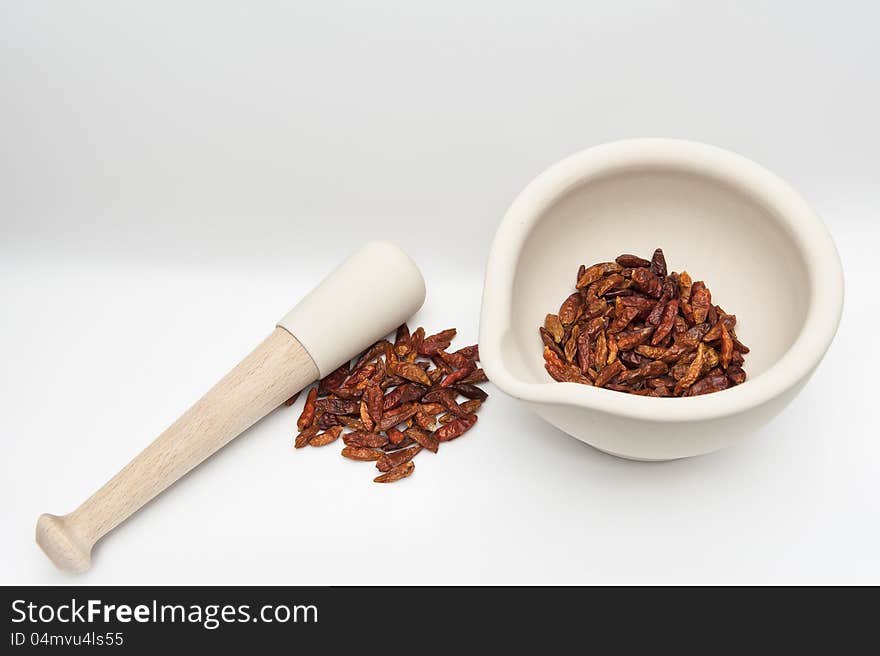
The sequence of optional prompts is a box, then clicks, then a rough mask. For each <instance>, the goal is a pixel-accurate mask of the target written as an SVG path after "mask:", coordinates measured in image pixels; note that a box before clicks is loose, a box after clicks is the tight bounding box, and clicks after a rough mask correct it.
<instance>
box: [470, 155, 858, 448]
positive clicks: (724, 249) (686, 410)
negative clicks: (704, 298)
mask: <svg viewBox="0 0 880 656" xmlns="http://www.w3.org/2000/svg"><path fill="white" fill-rule="evenodd" d="M658 246H659V247H661V248H663V250H664V253H665V255H666V260H667V263H668V265H669V269H670V270H671V271H672V270H674V271H682V270H687V271H688V272H689V273H690V274H691V275H692V277H693V279H694V280H704V281H706V284H707V285H708V287H709V289H710V290H711V291H712V298H713V302H714V303H717V304H718V305H721V306H722V307H723V308H724V309H725V310H726V311H727V312H731V313H733V314H736V316H737V319H738V321H737V326H736V331H737V335H738V336H739V338H740V339H741V340H742V341H743V342H744V343H745V344H747V345H748V346H749V347H750V348H751V352H750V353H749V354H748V355H747V356H746V363H745V367H744V368H745V370H746V372H747V373H748V380H747V381H746V382H745V383H744V384H742V385H739V386H736V387H733V388H731V389H728V390H725V391H723V392H717V393H714V394H706V395H703V396H697V397H689V398H653V397H640V396H632V395H628V394H623V393H620V392H615V391H611V390H605V389H599V388H595V387H590V386H585V385H578V384H575V383H558V382H555V381H553V380H552V379H551V378H550V377H549V375H548V374H547V373H546V371H545V370H544V366H543V364H544V362H543V358H542V344H541V340H540V337H539V335H538V326H539V325H542V324H543V320H544V316H545V314H547V313H548V312H556V311H557V310H558V307H559V304H560V303H561V302H562V301H563V300H564V299H565V297H566V296H567V295H568V294H569V293H571V292H572V291H573V288H574V277H575V274H576V272H577V268H578V265H580V264H586V265H588V266H589V265H590V264H593V263H595V262H600V261H607V260H611V259H613V258H614V257H616V256H617V255H619V254H620V253H635V254H637V255H642V256H643V257H650V255H651V253H652V252H653V251H654V249H655V248H656V247H658ZM842 307H843V273H842V270H841V265H840V258H839V257H838V254H837V250H836V249H835V246H834V243H833V241H832V239H831V236H830V235H829V234H828V231H827V229H826V228H825V226H824V225H823V223H822V221H821V220H820V219H819V217H818V216H816V214H815V213H814V212H813V211H812V209H810V207H809V206H808V205H807V203H806V202H805V201H804V200H803V199H802V198H801V197H800V196H799V195H798V194H797V193H796V192H795V191H794V190H793V189H791V187H789V186H788V185H787V184H786V183H785V182H784V181H782V180H781V179H780V178H778V177H777V176H776V175H774V174H773V173H771V172H769V171H767V170H766V169H764V168H763V167H761V166H759V165H758V164H755V163H754V162H752V161H750V160H748V159H746V158H744V157H742V156H740V155H736V154H734V153H731V152H728V151H725V150H722V149H720V148H716V147H713V146H708V145H704V144H699V143H693V142H687V141H678V140H671V139H633V140H626V141H619V142H614V143H610V144H605V145H602V146H597V147H595V148H590V149H588V150H585V151H582V152H580V153H577V154H575V155H573V156H571V157H569V158H567V159H565V160H563V161H561V162H559V163H557V164H555V165H554V166H552V167H550V168H549V169H548V170H547V171H545V172H544V173H542V174H541V175H540V176H538V178H536V179H535V180H534V181H533V182H532V183H531V184H529V186H528V187H526V189H525V190H524V191H523V192H522V193H521V194H520V195H519V197H518V198H517V199H516V200H515V201H514V203H513V205H512V206H511V207H510V209H509V210H508V212H507V214H506V215H505V217H504V219H503V221H502V222H501V225H500V226H499V228H498V232H497V234H496V236H495V241H494V243H493V245H492V250H491V253H490V255H489V261H488V264H487V271H486V282H485V288H484V291H483V308H482V316H481V325H480V356H481V360H482V363H483V366H484V368H485V370H486V372H487V374H488V376H489V378H490V379H491V380H492V381H493V382H494V383H495V384H496V385H497V386H498V387H499V388H500V389H501V390H502V391H504V392H506V393H507V394H510V395H511V396H514V397H516V398H518V399H521V400H523V401H525V402H526V403H528V404H529V405H531V406H532V407H533V408H534V409H535V411H536V412H537V413H538V414H539V415H540V416H541V417H543V418H544V419H546V420H547V421H549V422H550V423H551V424H553V425H554V426H556V427H558V428H560V429H561V430H563V431H565V432H566V433H569V434H570V435H573V436H574V437H577V438H578V439H580V440H583V441H584V442H586V443H588V444H591V445H592V446H594V447H596V448H597V449H601V450H602V451H605V452H608V453H611V454H614V455H618V456H622V457H625V458H632V459H639V460H668V459H673V458H683V457H687V456H695V455H700V454H704V453H710V452H712V451H716V450H718V449H721V448H723V447H726V446H730V445H731V444H734V443H735V442H737V441H738V440H740V439H742V438H744V437H746V436H747V435H749V434H750V433H751V432H752V431H753V430H754V429H755V428H757V427H758V426H760V425H761V424H763V423H765V422H767V421H768V420H770V419H771V418H772V417H773V416H775V415H776V414H777V413H778V412H779V411H780V410H782V409H783V408H784V407H785V405H786V404H788V402H789V401H791V399H793V398H794V397H795V395H796V394H797V393H798V392H799V391H800V390H801V388H802V387H803V386H804V384H805V383H806V382H807V380H808V379H809V377H810V375H811V374H812V372H813V371H814V370H815V368H816V366H817V365H818V364H819V362H820V361H821V359H822V357H823V356H824V354H825V352H826V350H827V349H828V346H829V345H830V344H831V340H832V339H833V337H834V334H835V332H836V330H837V325H838V323H839V321H840V314H841V310H842Z"/></svg>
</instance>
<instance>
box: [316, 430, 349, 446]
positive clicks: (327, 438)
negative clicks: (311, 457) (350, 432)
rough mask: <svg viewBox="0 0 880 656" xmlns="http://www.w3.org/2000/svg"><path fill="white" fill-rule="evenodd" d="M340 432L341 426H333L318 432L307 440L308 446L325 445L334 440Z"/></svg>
mask: <svg viewBox="0 0 880 656" xmlns="http://www.w3.org/2000/svg"><path fill="white" fill-rule="evenodd" d="M341 434H342V426H333V427H332V428H328V429H327V430H326V431H324V432H323V433H318V434H317V435H315V436H314V437H312V438H311V439H310V440H309V446H327V445H328V444H330V443H332V442H335V441H336V440H337V439H339V436H340V435H341Z"/></svg>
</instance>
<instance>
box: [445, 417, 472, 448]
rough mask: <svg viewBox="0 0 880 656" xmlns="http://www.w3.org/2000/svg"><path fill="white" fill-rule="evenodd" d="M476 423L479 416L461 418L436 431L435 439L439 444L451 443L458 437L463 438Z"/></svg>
mask: <svg viewBox="0 0 880 656" xmlns="http://www.w3.org/2000/svg"><path fill="white" fill-rule="evenodd" d="M476 423H477V415H468V416H466V417H460V418H458V419H454V420H453V421H450V422H449V423H448V424H446V425H445V426H441V427H440V428H438V429H437V430H435V431H434V437H435V438H436V439H437V441H438V442H449V441H450V440H454V439H455V438H457V437H461V436H462V435H463V434H464V433H466V432H467V431H469V430H470V429H471V428H473V426H474V424H476Z"/></svg>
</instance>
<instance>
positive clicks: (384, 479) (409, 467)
mask: <svg viewBox="0 0 880 656" xmlns="http://www.w3.org/2000/svg"><path fill="white" fill-rule="evenodd" d="M415 468H416V464H415V463H414V462H413V461H412V460H410V461H409V462H405V463H403V464H402V465H398V466H397V467H395V468H394V469H392V470H390V471H388V472H386V473H384V474H380V475H379V476H377V477H376V478H374V479H373V482H374V483H394V482H395V481H399V480H401V479H402V478H407V477H408V476H410V475H412V473H413V471H414V470H415Z"/></svg>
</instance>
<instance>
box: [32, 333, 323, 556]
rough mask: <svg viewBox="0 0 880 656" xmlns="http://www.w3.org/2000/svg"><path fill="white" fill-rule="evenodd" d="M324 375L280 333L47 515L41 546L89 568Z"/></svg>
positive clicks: (293, 341)
mask: <svg viewBox="0 0 880 656" xmlns="http://www.w3.org/2000/svg"><path fill="white" fill-rule="evenodd" d="M317 377H318V368H317V367H316V366H315V363H314V362H312V359H311V358H310V357H309V354H308V353H307V352H306V350H305V349H304V348H303V347H302V345H301V344H300V343H299V342H298V341H297V340H296V339H295V338H294V337H293V336H292V335H291V334H290V333H288V332H287V331H286V330H284V329H283V328H276V329H275V331H274V332H273V333H272V334H271V335H269V336H268V337H267V338H266V339H265V340H263V342H262V343H261V344H260V345H259V346H257V347H256V348H255V349H254V350H253V351H252V352H251V353H250V355H248V356H247V357H245V359H244V360H242V361H241V362H240V363H239V364H238V365H237V366H236V367H235V368H234V369H233V370H232V371H230V372H229V373H228V374H226V376H225V377H224V378H223V379H222V380H220V382H218V383H217V384H216V385H214V387H212V388H211V390H210V391H208V393H207V394H205V395H204V396H203V397H202V398H201V399H199V400H198V401H197V402H196V403H195V405H193V406H192V407H191V408H190V409H189V410H187V411H186V412H185V413H184V414H183V415H182V416H181V417H180V418H179V419H178V420H177V421H175V422H174V423H173V424H172V425H171V426H170V427H169V428H168V429H167V430H166V431H165V432H164V433H162V434H161V435H159V437H157V438H156V440H155V441H154V442H153V443H152V444H150V445H149V446H148V447H147V448H146V449H144V450H143V451H141V453H140V454H139V455H138V456H137V457H136V458H135V459H134V460H132V461H131V462H130V463H128V464H127V465H126V466H125V467H124V468H123V469H122V471H120V472H119V473H118V474H116V476H114V477H113V478H111V479H110V480H109V481H108V482H107V483H106V484H105V485H104V486H103V487H102V488H101V489H100V490H98V491H97V492H95V493H94V494H93V495H92V496H91V497H89V498H88V499H87V500H86V501H85V502H84V503H83V504H82V505H81V506H80V507H79V508H77V509H76V510H74V511H73V512H72V513H70V514H69V515H65V516H63V517H58V516H55V515H48V514H46V515H41V516H40V518H39V520H38V521H37V544H39V545H40V547H42V548H43V551H45V552H46V554H47V555H48V556H49V558H51V559H52V562H54V563H55V564H56V565H58V567H60V568H61V569H65V570H71V571H83V570H86V569H88V567H89V565H90V562H91V551H92V546H93V545H94V544H95V543H96V542H97V541H98V540H100V539H101V538H102V537H103V536H104V535H106V534H107V533H109V532H110V531H112V530H113V529H114V528H116V527H117V526H118V525H119V524H121V523H122V522H124V521H125V520H126V519H128V517H129V516H131V515H132V514H133V513H134V512H136V511H137V510H138V509H139V508H141V507H142V506H143V505H144V504H146V503H147V502H148V501H150V500H151V499H152V498H153V497H155V496H156V495H158V494H159V493H160V492H162V491H163V490H165V489H166V488H167V487H169V486H170V485H172V484H173V483H174V482H175V481H177V480H178V479H179V478H181V477H182V476H183V475H184V474H186V473H187V472H189V471H190V470H191V469H192V468H193V467H195V466H196V465H198V464H199V463H201V462H202V461H203V460H205V459H206V458H208V457H209V456H211V455H212V454H214V453H215V452H216V451H217V450H218V449H220V448H222V447H224V446H226V444H227V443H228V442H230V441H231V440H232V439H234V438H235V437H237V436H238V435H240V434H241V433H243V432H244V431H245V430H247V429H248V428H250V427H251V426H252V425H253V424H255V423H256V422H257V421H259V420H260V419H262V418H263V417H264V416H265V415H267V414H268V413H269V412H271V411H272V410H274V409H275V408H277V407H278V406H279V405H281V404H282V403H283V402H284V401H285V400H287V399H289V398H290V397H291V396H293V395H294V394H295V393H296V392H298V391H300V390H301V389H303V388H304V387H306V386H307V385H308V384H309V383H311V382H313V381H314V380H315V379H317Z"/></svg>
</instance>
